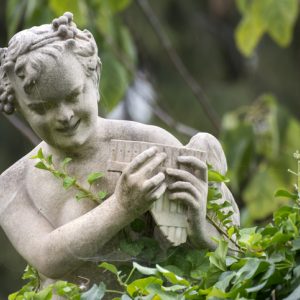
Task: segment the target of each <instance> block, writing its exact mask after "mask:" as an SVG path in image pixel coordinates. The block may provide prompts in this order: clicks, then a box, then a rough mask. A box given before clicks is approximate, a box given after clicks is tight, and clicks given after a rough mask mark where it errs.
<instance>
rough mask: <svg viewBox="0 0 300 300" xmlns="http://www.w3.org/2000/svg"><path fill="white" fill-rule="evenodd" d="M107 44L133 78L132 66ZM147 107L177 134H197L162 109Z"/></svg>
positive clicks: (153, 106) (113, 47) (113, 45)
mask: <svg viewBox="0 0 300 300" xmlns="http://www.w3.org/2000/svg"><path fill="white" fill-rule="evenodd" d="M108 44H109V46H110V47H111V50H112V52H113V54H114V55H115V57H116V58H117V59H118V60H119V61H120V62H121V63H122V64H123V66H124V67H125V69H126V70H127V72H128V73H129V74H130V75H131V76H132V77H134V76H135V71H134V69H133V68H132V66H131V65H130V64H129V63H128V61H127V60H126V59H125V56H124V55H123V53H121V52H120V50H119V49H118V48H117V47H116V46H115V44H114V43H113V42H112V41H111V40H109V39H108ZM147 103H148V105H149V106H150V107H151V108H152V111H153V113H154V115H155V116H156V117H157V118H159V119H160V120H161V121H162V122H164V123H165V124H167V125H168V126H169V127H172V128H175V130H177V131H178V132H179V133H182V134H184V135H187V136H189V137H192V136H194V135H195V134H197V133H198V132H199V131H198V130H196V129H194V128H192V127H189V126H187V125H185V124H183V123H180V122H177V121H175V120H174V119H173V117H171V116H170V114H168V113H167V112H166V111H165V110H164V109H163V108H161V107H160V106H159V105H158V104H153V103H150V102H147Z"/></svg>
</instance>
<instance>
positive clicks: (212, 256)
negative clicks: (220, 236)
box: [209, 240, 228, 272]
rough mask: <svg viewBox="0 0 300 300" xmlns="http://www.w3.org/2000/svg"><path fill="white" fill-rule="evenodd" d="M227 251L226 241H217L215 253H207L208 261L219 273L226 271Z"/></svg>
mask: <svg viewBox="0 0 300 300" xmlns="http://www.w3.org/2000/svg"><path fill="white" fill-rule="evenodd" d="M227 250H228V243H227V242H226V241H222V240H221V241H219V245H218V248H217V249H216V251H215V252H211V253H209V261H210V263H211V264H212V265H214V266H216V267H217V268H218V269H219V270H221V271H224V272H225V271H226V270H227V268H226V254H227Z"/></svg>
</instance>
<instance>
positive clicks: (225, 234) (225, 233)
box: [206, 215, 244, 254]
mask: <svg viewBox="0 0 300 300" xmlns="http://www.w3.org/2000/svg"><path fill="white" fill-rule="evenodd" d="M206 217H207V219H208V220H209V221H210V222H211V224H212V225H213V226H214V227H215V228H216V229H217V230H218V231H219V232H220V233H221V234H222V235H224V236H225V237H226V238H227V239H228V240H229V241H230V242H232V243H233V244H234V245H235V246H236V247H237V249H232V248H230V250H233V251H235V252H238V253H240V254H244V251H243V250H242V249H241V247H240V245H239V244H238V243H237V242H236V241H235V240H234V239H232V238H230V237H229V236H228V234H227V232H225V231H224V230H223V229H222V228H221V227H220V226H219V225H218V224H217V223H216V222H215V220H214V219H213V218H211V217H210V216H209V215H207V216H206Z"/></svg>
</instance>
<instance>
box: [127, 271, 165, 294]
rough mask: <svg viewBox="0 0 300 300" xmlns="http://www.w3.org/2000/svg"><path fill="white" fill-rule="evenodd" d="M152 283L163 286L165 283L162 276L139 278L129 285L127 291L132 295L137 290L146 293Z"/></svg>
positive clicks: (139, 292)
mask: <svg viewBox="0 0 300 300" xmlns="http://www.w3.org/2000/svg"><path fill="white" fill-rule="evenodd" d="M150 284H158V285H159V286H161V285H162V284H163V281H162V280H161V279H160V278H157V277H154V276H150V277H147V278H142V279H137V280H135V281H133V282H131V283H130V284H129V285H128V286H127V292H128V294H129V295H130V296H134V294H135V293H136V292H138V294H145V292H146V290H147V287H148V286H149V285H150Z"/></svg>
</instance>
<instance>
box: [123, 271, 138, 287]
mask: <svg viewBox="0 0 300 300" xmlns="http://www.w3.org/2000/svg"><path fill="white" fill-rule="evenodd" d="M134 271H135V268H132V269H131V271H130V273H129V275H128V277H127V279H126V280H125V282H124V284H127V283H128V281H129V279H130V278H131V276H132V274H133V273H134Z"/></svg>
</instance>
